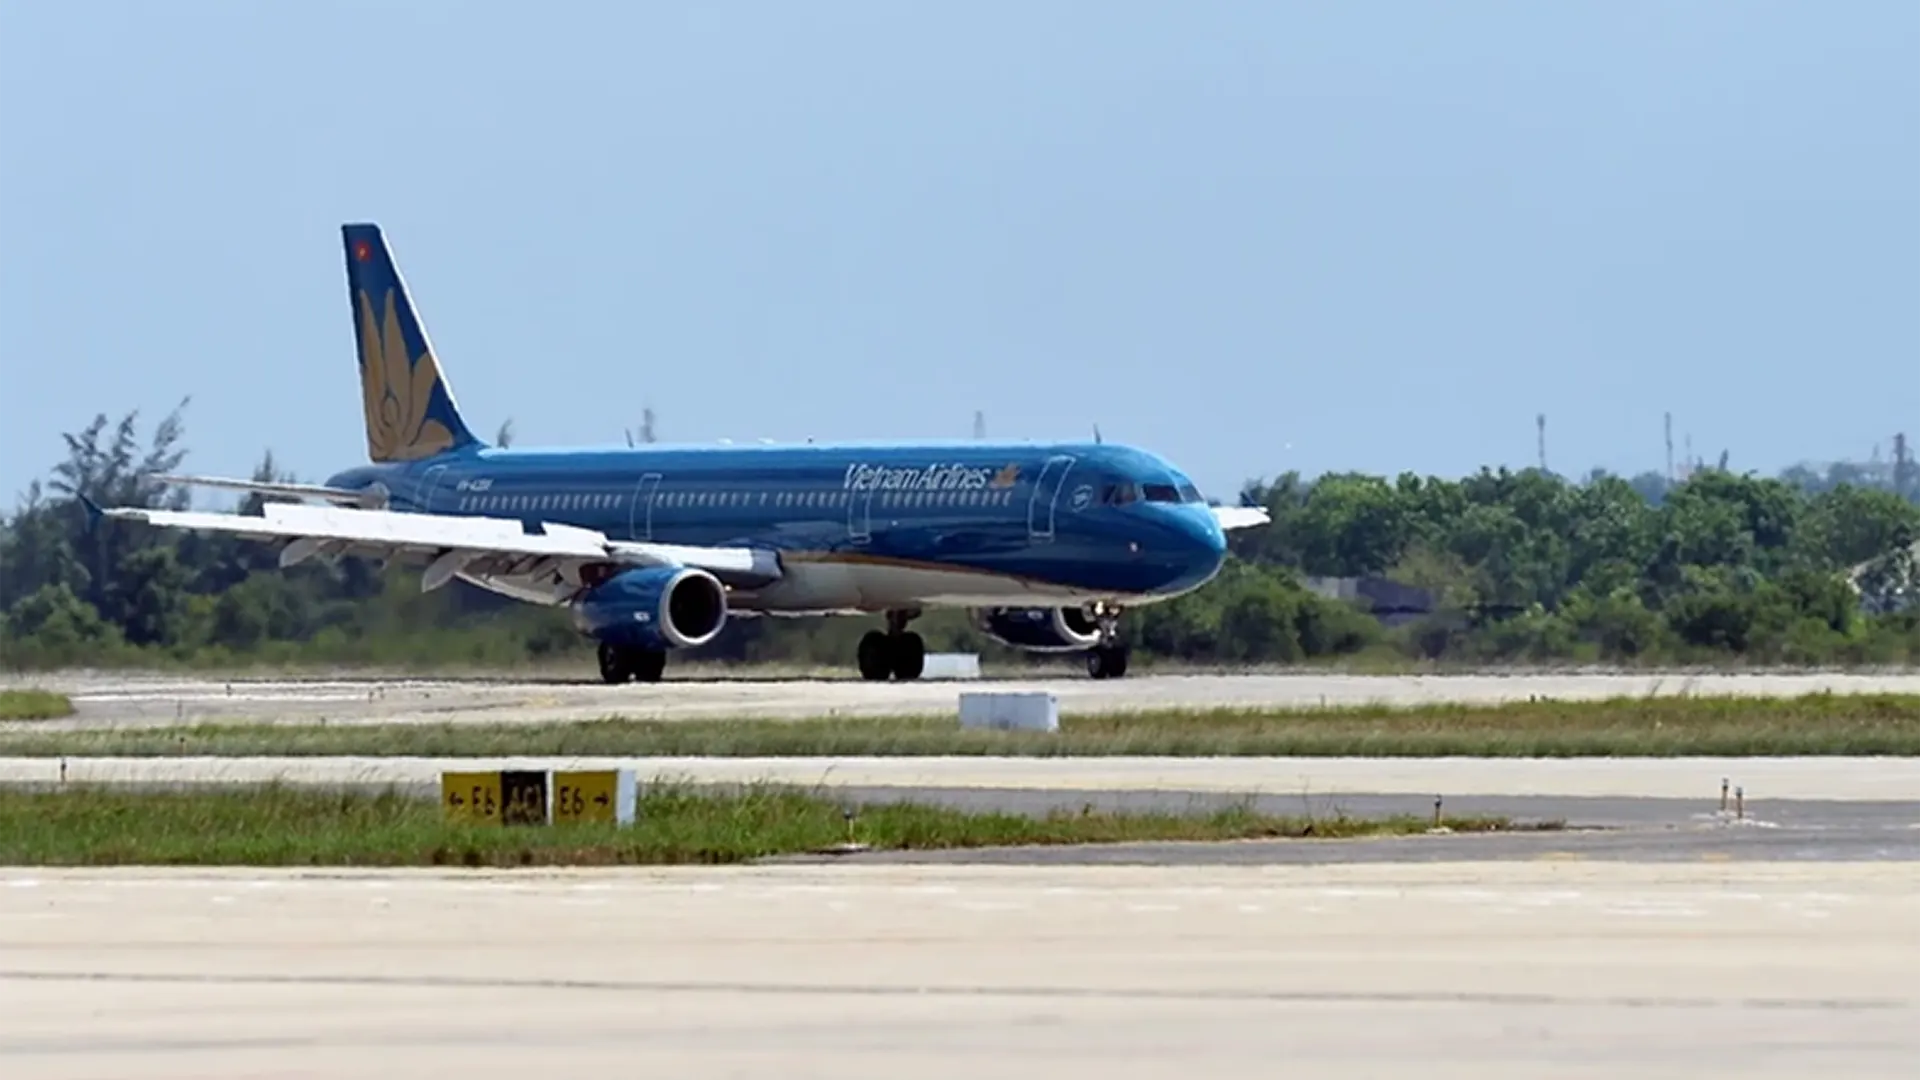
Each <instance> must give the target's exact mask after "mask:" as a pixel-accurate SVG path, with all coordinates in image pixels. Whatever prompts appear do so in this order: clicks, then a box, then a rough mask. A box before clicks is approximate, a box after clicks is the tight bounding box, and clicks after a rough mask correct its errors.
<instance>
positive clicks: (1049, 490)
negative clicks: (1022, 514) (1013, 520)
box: [1027, 454, 1073, 540]
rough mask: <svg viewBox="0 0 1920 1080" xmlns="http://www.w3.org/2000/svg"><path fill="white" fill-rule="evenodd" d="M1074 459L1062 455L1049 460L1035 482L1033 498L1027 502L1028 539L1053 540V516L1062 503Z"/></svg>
mask: <svg viewBox="0 0 1920 1080" xmlns="http://www.w3.org/2000/svg"><path fill="white" fill-rule="evenodd" d="M1071 468H1073V458H1071V457H1069V456H1067V455H1065V454H1061V455H1058V456H1056V457H1050V458H1048V459H1047V463H1046V465H1044V466H1043V467H1041V469H1040V475H1039V476H1037V477H1035V478H1034V481H1033V497H1032V498H1031V499H1029V500H1028V502H1027V538H1028V539H1030V540H1052V539H1053V514H1054V510H1055V509H1056V508H1057V507H1058V505H1059V503H1060V489H1061V487H1063V486H1064V485H1065V484H1066V482H1067V470H1069V469H1071Z"/></svg>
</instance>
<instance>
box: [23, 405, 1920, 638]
mask: <svg viewBox="0 0 1920 1080" xmlns="http://www.w3.org/2000/svg"><path fill="white" fill-rule="evenodd" d="M184 406H185V403H184V402H183V403H182V405H181V407H180V408H176V409H175V410H173V411H172V412H171V413H169V414H168V415H166V416H165V417H164V418H162V420H161V421H160V422H159V423H158V424H156V425H154V426H153V428H152V430H151V432H150V433H148V434H147V435H146V436H145V437H144V438H143V437H142V436H141V429H140V423H139V414H138V413H137V412H135V413H129V414H128V415H126V416H124V417H122V418H120V419H119V420H118V421H110V420H109V419H108V418H107V417H106V416H105V415H101V416H97V417H95V418H94V419H93V421H92V422H91V423H90V424H88V425H87V426H86V427H84V428H81V429H80V430H78V431H76V432H72V433H68V434H66V435H64V436H63V440H64V443H65V457H64V459H62V460H60V461H59V463H58V464H56V465H55V466H54V467H53V468H52V470H51V473H50V475H49V476H48V477H47V478H46V479H45V480H44V481H35V482H34V483H33V484H32V485H31V487H30V488H29V489H28V490H27V491H26V492H25V493H23V494H22V496H21V497H20V499H19V501H18V504H17V505H16V507H15V509H14V510H13V512H12V513H11V514H10V515H8V516H7V517H5V518H4V519H3V520H0V667H4V668H12V669H44V668H53V667H64V666H76V665H78V666H97V667H115V666H136V665H137V666H155V665H162V666H167V665H184V666H199V667H228V666H246V665H251V664H268V665H312V664H340V665H380V666H402V667H404V666H416V667H426V666H439V665H473V666H482V667H485V666H494V667H502V668H511V667H518V666H523V665H528V664H539V663H542V662H544V661H548V660H568V661H572V660H575V659H577V660H578V661H579V662H581V663H587V662H588V660H587V657H588V655H589V653H590V648H591V646H590V643H588V642H586V641H584V640H583V639H581V638H580V637H579V635H577V634H576V633H575V632H574V630H573V628H572V626H571V623H570V622H569V620H568V618H567V616H566V614H565V613H564V612H562V611H558V610H553V609H543V608H538V607H532V606H529V605H524V604H518V603H514V602H512V601H508V600H505V599H503V598H500V597H497V596H494V595H492V594H490V593H486V592H484V591H482V590H478V589H474V588H471V587H468V586H465V585H464V584H458V583H456V584H455V585H452V586H449V587H447V588H445V589H442V590H440V591H437V592H434V593H430V594H424V595H423V594H422V593H421V592H420V591H419V584H418V581H419V578H418V572H417V571H409V570H405V569H400V568H383V567H380V566H378V565H376V564H374V563H372V562H369V561H366V560H361V559H352V558H349V559H342V560H339V561H337V562H331V563H329V562H325V561H317V560H316V561H312V562H308V563H303V564H301V565H298V566H295V567H293V568H290V569H284V570H283V569H281V568H280V567H279V566H278V563H277V559H276V556H275V554H274V553H273V551H272V550H271V549H269V548H267V547H265V546H264V545H260V544H256V543H248V542H246V541H241V540H237V539H233V538H227V537H210V536H196V535H191V534H178V533H174V532H172V531H168V530H159V529H153V528H149V527H146V526H142V525H137V524H131V523H122V522H116V521H111V520H109V521H100V522H92V523H90V522H89V520H88V515H87V513H86V512H85V509H84V506H83V504H82V502H81V497H82V496H84V497H86V498H87V499H91V500H92V501H93V502H95V503H96V504H99V505H102V506H113V505H140V506H149V507H168V508H184V507H186V506H187V505H188V499H189V493H188V492H186V491H184V490H181V489H179V488H177V487H170V486H167V485H164V484H160V483H157V482H155V481H153V480H151V479H150V476H151V475H152V474H156V473H166V472H171V471H173V470H175V469H177V468H178V467H179V465H180V464H181V463H182V462H183V461H184V459H185V458H186V456H187V450H186V448H185V443H184V439H185V425H184V422H183V420H182V410H183V408H184ZM253 475H254V478H255V479H258V480H282V481H286V480H294V479H296V477H294V476H292V475H290V474H288V473H285V472H283V471H282V470H281V469H280V468H279V467H278V465H277V464H276V463H275V461H274V459H273V457H272V454H271V453H268V454H266V455H265V456H264V457H263V459H262V460H261V462H260V463H259V465H258V466H257V467H256V468H255V470H254V474H253ZM1902 486H1906V485H1902ZM1239 499H1240V501H1242V502H1246V503H1249V504H1257V505H1262V506H1264V507H1266V508H1267V510H1268V511H1269V513H1271V515H1272V517H1273V522H1272V524H1271V525H1268V526H1266V527H1263V528H1260V529H1255V530H1248V531H1245V532H1240V533H1236V534H1234V535H1233V538H1232V541H1231V544H1232V546H1231V552H1230V557H1229V561H1228V564H1227V566H1226V568H1225V570H1224V571H1223V572H1222V574H1221V576H1220V578H1219V579H1217V580H1216V581H1214V582H1213V583H1211V584H1210V585H1208V586H1207V587H1205V588H1204V589H1201V590H1200V591H1198V592H1196V593H1193V594H1190V595H1188V596H1186V597H1182V598H1180V599H1178V600H1174V601H1171V602H1168V603H1164V604H1156V605H1152V606H1148V607H1144V608H1141V609H1139V610H1137V611H1134V612H1131V613H1129V614H1128V616H1127V618H1126V620H1125V623H1124V625H1125V627H1126V634H1127V635H1128V638H1129V640H1130V641H1131V643H1132V644H1133V646H1134V648H1135V650H1136V657H1138V658H1139V660H1140V661H1144V662H1148V663H1151V662H1153V661H1155V660H1162V661H1178V662H1183V663H1189V664H1202V665H1242V664H1268V663H1289V662H1302V661H1315V660H1326V659H1330V658H1334V659H1349V660H1354V661H1358V662H1378V663H1382V664H1395V663H1405V662H1408V661H1441V662H1447V661H1455V662H1468V663H1484V662H1498V661H1511V662H1557V661H1570V662H1609V663H1727V662H1744V663H1754V664H1778V663H1786V664H1808V663H1822V664H1826V663H1831V664H1866V663H1906V662H1913V661H1916V660H1920V614H1916V610H1917V609H1920V605H1916V604H1915V603H1914V600H1915V597H1916V585H1917V584H1920V573H1917V572H1916V567H1915V555H1914V545H1915V542H1916V539H1920V502H1917V501H1916V497H1915V493H1914V492H1913V491H1911V490H1906V491H1902V490H1896V487H1895V485H1894V484H1892V483H1886V482H1880V483H1874V482H1872V481H1871V480H1869V479H1868V478H1866V477H1864V476H1863V475H1861V474H1859V473H1858V472H1857V471H1856V472H1855V473H1853V474H1849V475H1843V476H1840V477H1838V478H1837V479H1836V477H1835V476H1834V475H1832V474H1831V473H1830V474H1829V475H1827V476H1825V477H1822V476H1820V475H1818V474H1814V473H1811V472H1808V471H1806V470H1799V471H1798V472H1789V473H1788V474H1784V475H1783V476H1781V477H1771V478H1769V477H1760V476H1755V475H1751V474H1739V473H1734V472H1732V471H1729V470H1727V469H1726V468H1724V467H1722V468H1702V469H1699V470H1697V471H1695V472H1693V473H1692V474H1691V475H1689V476H1687V477H1686V478H1685V479H1683V480H1680V481H1677V482H1668V481H1667V480H1666V478H1664V477H1660V476H1658V475H1653V476H1642V477H1636V478H1633V479H1628V478H1624V477H1620V476H1614V475H1609V474H1606V473H1602V472H1595V473H1592V474H1589V475H1587V476H1585V477H1583V478H1580V479H1579V480H1577V481H1576V480H1569V479H1566V478H1563V477H1560V476H1557V475H1555V474H1552V473H1549V472H1546V471H1543V470H1539V469H1527V470H1520V471H1510V470H1491V469H1489V470H1483V471H1481V472H1480V473H1478V474H1476V475H1473V476H1467V477H1463V478H1454V479H1449V478H1441V477H1432V476H1417V475H1413V474H1410V473H1409V474H1402V475H1400V476H1398V477H1382V476H1372V475H1363V474H1358V473H1339V474H1328V475H1323V476H1320V477H1317V478H1313V479H1306V478H1303V477H1301V476H1299V475H1298V474H1292V473H1289V474H1286V475H1283V476H1280V477H1278V478H1276V479H1272V480H1262V481H1257V482H1251V483H1249V484H1248V485H1246V487H1245V488H1244V490H1243V491H1242V492H1240V493H1239ZM241 510H242V512H257V511H258V497H257V496H250V497H249V498H248V499H247V500H246V501H245V502H244V503H243V505H242V507H241ZM1353 579H1362V580H1373V581H1386V582H1394V583H1398V584H1399V585H1401V586H1405V587H1407V588H1409V589H1413V590H1418V591H1417V593H1414V594H1412V595H1416V596H1418V597H1421V598H1422V599H1423V600H1424V601H1425V602H1423V603H1420V604H1416V605H1414V606H1413V607H1412V608H1411V609H1409V610H1406V611H1400V612H1394V613H1388V612H1383V611H1376V610H1371V609H1370V605H1369V604H1368V603H1367V602H1365V601H1363V600H1361V601H1356V600H1350V599H1339V598H1337V596H1338V593H1339V591H1340V590H1338V589H1336V588H1334V583H1336V582H1339V581H1343V580H1344V581H1351V580H1353ZM871 622H872V621H870V620H865V619H850V618H828V619H808V620H787V619H740V620H737V621H736V622H735V624H734V625H733V627H732V628H731V629H730V630H729V632H728V633H727V634H725V635H723V636H722V638H721V640H720V641H719V642H716V643H715V644H714V645H712V646H709V647H707V648H705V649H702V650H699V651H698V652H697V653H696V654H693V655H692V656H690V657H689V658H690V659H693V658H699V659H711V660H731V661H742V662H760V663H768V662H771V663H791V664H801V665H835V666H839V665H844V664H847V663H849V662H850V658H851V657H852V655H853V652H854V646H855V642H856V641H857V639H858V637H859V635H860V634H861V633H863V632H864V631H865V630H867V629H868V628H869V627H870V625H871ZM916 629H919V630H921V632H922V633H923V634H924V635H925V636H926V637H927V640H928V646H929V648H931V649H934V650H937V651H947V650H957V651H968V652H979V653H981V654H983V657H984V658H985V659H986V660H987V661H988V662H991V663H1003V664H1021V663H1029V664H1031V663H1047V662H1051V661H1049V660H1047V659H1045V658H1035V657H1032V656H1026V655H1023V654H1019V653H1015V652H1013V651H1011V650H1006V649H1003V648H1001V647H999V646H997V645H995V644H994V643H993V642H991V641H990V640H989V639H987V638H986V637H985V636H984V635H983V634H981V633H980V632H979V631H978V630H977V629H976V628H975V627H973V626H971V625H970V624H969V622H968V620H967V618H966V616H965V614H964V613H959V612H933V613H929V614H928V615H927V616H926V617H924V618H923V619H922V620H921V621H920V622H918V623H916Z"/></svg>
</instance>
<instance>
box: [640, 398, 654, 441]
mask: <svg viewBox="0 0 1920 1080" xmlns="http://www.w3.org/2000/svg"><path fill="white" fill-rule="evenodd" d="M640 441H641V442H652V441H653V407H652V406H651V405H649V406H648V407H646V408H644V409H642V410H640Z"/></svg>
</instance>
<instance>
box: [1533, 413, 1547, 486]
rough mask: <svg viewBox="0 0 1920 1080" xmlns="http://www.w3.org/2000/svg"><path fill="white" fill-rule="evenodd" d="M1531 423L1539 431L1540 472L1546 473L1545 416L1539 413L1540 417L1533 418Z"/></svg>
mask: <svg viewBox="0 0 1920 1080" xmlns="http://www.w3.org/2000/svg"><path fill="white" fill-rule="evenodd" d="M1533 422H1534V424H1535V425H1537V426H1538V427H1539V429H1540V471H1541V472H1546V471H1547V414H1546V413H1541V414H1540V415H1538V416H1536V417H1534V418H1533Z"/></svg>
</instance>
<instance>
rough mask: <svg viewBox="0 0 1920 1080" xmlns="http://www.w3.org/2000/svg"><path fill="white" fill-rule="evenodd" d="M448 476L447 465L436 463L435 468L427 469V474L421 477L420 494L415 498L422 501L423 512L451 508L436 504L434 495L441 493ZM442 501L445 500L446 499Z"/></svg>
mask: <svg viewBox="0 0 1920 1080" xmlns="http://www.w3.org/2000/svg"><path fill="white" fill-rule="evenodd" d="M446 478H447V467H446V466H445V465H435V466H434V467H433V468H431V469H428V470H427V475H425V476H423V477H421V478H420V488H419V494H418V495H416V496H415V498H416V499H417V500H418V501H419V503H420V512H421V513H423V514H432V513H435V512H437V511H439V510H442V509H451V507H440V506H435V505H434V496H436V495H438V494H440V490H439V489H440V485H441V483H442V482H443V481H445V480H446ZM442 501H443V502H444V501H445V500H442Z"/></svg>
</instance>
